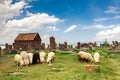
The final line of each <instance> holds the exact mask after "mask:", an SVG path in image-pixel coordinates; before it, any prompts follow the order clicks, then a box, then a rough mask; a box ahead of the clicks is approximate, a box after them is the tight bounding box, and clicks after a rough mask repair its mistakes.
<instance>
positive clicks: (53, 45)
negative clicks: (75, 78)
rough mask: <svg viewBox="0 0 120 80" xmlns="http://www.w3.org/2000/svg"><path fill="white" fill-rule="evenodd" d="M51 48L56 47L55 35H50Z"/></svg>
mask: <svg viewBox="0 0 120 80" xmlns="http://www.w3.org/2000/svg"><path fill="white" fill-rule="evenodd" d="M50 49H56V42H55V38H54V37H53V36H51V37H50Z"/></svg>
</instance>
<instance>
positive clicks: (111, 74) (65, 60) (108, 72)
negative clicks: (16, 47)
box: [0, 52, 120, 80]
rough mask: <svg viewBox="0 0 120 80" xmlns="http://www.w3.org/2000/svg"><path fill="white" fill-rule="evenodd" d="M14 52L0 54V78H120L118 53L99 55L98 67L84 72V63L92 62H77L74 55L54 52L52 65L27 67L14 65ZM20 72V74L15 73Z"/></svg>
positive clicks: (40, 79)
mask: <svg viewBox="0 0 120 80" xmlns="http://www.w3.org/2000/svg"><path fill="white" fill-rule="evenodd" d="M13 57H14V54H7V55H1V57H0V80H120V54H109V55H107V57H101V58H100V61H101V64H100V67H99V68H97V69H95V70H94V71H90V72H86V71H85V70H84V66H85V65H95V64H94V63H86V62H79V61H78V59H77V56H76V55H72V54H69V53H58V52H57V53H56V58H55V62H54V63H53V64H52V65H48V64H36V65H30V66H29V67H16V66H14V61H13ZM15 72H21V73H22V74H16V75H14V74H13V73H15Z"/></svg>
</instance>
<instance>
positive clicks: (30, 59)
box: [28, 53, 33, 64]
mask: <svg viewBox="0 0 120 80" xmlns="http://www.w3.org/2000/svg"><path fill="white" fill-rule="evenodd" d="M28 56H29V62H30V64H32V60H33V53H28Z"/></svg>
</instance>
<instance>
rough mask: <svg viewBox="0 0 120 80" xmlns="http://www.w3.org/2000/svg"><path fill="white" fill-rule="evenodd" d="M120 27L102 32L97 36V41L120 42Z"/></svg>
mask: <svg viewBox="0 0 120 80" xmlns="http://www.w3.org/2000/svg"><path fill="white" fill-rule="evenodd" d="M119 35H120V25H117V26H116V27H114V28H112V29H107V30H102V31H100V32H98V33H97V34H96V39H97V40H104V39H108V40H120V36H119Z"/></svg>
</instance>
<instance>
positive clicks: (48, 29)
mask: <svg viewBox="0 0 120 80" xmlns="http://www.w3.org/2000/svg"><path fill="white" fill-rule="evenodd" d="M46 30H47V31H59V30H60V29H59V28H57V27H56V26H48V27H46Z"/></svg>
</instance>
